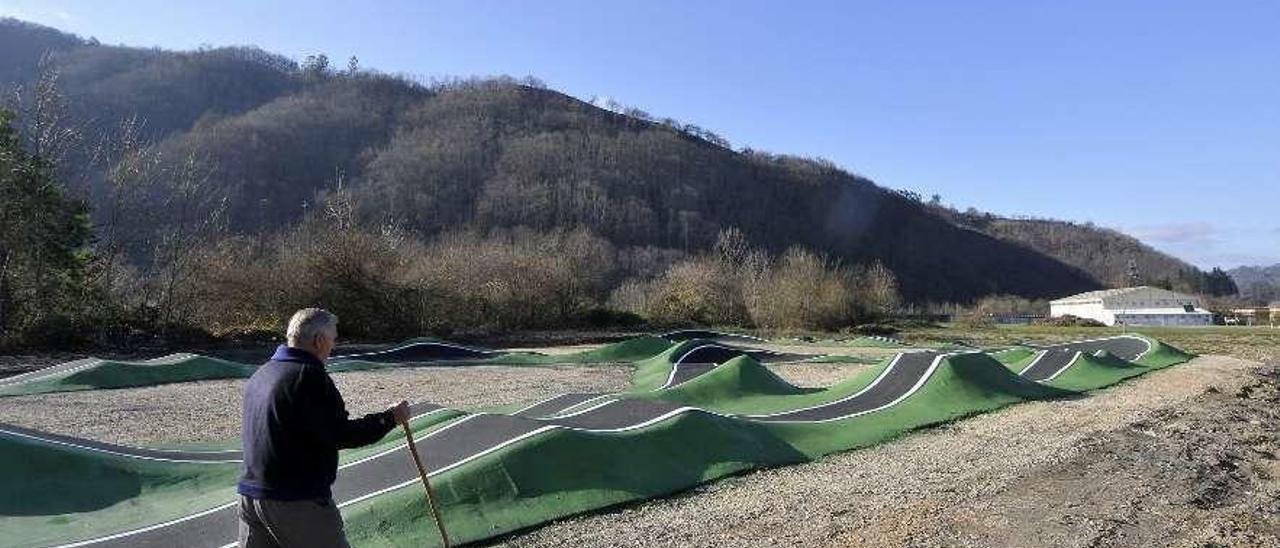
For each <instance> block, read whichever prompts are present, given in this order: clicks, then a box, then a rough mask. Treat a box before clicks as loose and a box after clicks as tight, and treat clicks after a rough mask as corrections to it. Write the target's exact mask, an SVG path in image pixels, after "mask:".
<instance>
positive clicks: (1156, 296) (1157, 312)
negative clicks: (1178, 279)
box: [1049, 286, 1213, 325]
mask: <svg viewBox="0 0 1280 548" xmlns="http://www.w3.org/2000/svg"><path fill="white" fill-rule="evenodd" d="M1049 315H1050V316H1052V317H1058V316H1067V315H1071V316H1076V317H1079V318H1089V319H1092V320H1097V321H1100V322H1102V323H1104V324H1107V325H1211V324H1212V323H1213V314H1212V313H1210V312H1209V311H1207V310H1205V309H1203V308H1200V299H1199V298H1197V297H1192V296H1190V295H1183V294H1181V293H1174V292H1173V291H1169V290H1167V289H1160V288H1158V287H1147V286H1140V287H1125V288H1121V289H1103V290H1101V291H1090V292H1088V293H1081V294H1079V295H1072V296H1070V297H1064V298H1061V299H1058V300H1055V301H1050V302H1049Z"/></svg>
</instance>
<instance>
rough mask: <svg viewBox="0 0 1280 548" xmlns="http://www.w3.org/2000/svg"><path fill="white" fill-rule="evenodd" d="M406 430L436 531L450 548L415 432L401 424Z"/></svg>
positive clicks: (406, 437)
mask: <svg viewBox="0 0 1280 548" xmlns="http://www.w3.org/2000/svg"><path fill="white" fill-rule="evenodd" d="M400 427H401V428H403V429H404V437H405V439H406V440H407V441H408V442H409V443H408V445H409V454H410V455H412V456H413V464H414V465H415V466H417V467H418V477H420V478H422V487H424V488H426V490H427V507H428V508H430V509H431V517H432V519H434V520H435V521H436V529H439V530H440V542H441V543H442V545H443V546H444V548H449V535H448V533H445V532H444V520H442V519H440V508H438V507H437V506H436V496H435V492H434V491H432V490H431V482H429V481H427V469H426V468H423V466H422V458H420V457H419V456H418V447H417V446H416V445H414V443H413V431H411V430H409V423H408V421H404V422H401V423H400Z"/></svg>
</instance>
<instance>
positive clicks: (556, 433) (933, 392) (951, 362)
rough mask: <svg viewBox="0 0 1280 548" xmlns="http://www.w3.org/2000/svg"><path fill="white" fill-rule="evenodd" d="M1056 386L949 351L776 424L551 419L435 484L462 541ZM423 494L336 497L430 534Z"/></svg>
mask: <svg viewBox="0 0 1280 548" xmlns="http://www.w3.org/2000/svg"><path fill="white" fill-rule="evenodd" d="M742 378H743V377H736V378H731V377H730V376H728V375H726V376H724V377H723V378H722V380H723V382H733V381H734V380H735V379H737V380H741V379H742ZM743 391H744V390H743V389H728V388H726V389H724V390H722V391H721V393H723V394H726V395H728V394H734V393H740V392H743ZM1068 394H1069V393H1068V392H1066V391H1062V390H1057V389H1054V388H1051V387H1045V386H1041V385H1037V384H1035V383H1029V382H1027V381H1025V380H1022V379H1020V378H1018V377H1016V376H1015V375H1013V374H1011V373H1010V372H1009V371H1008V370H1007V369H1005V368H1004V367H1003V366H1002V365H1000V364H999V363H997V362H995V361H994V360H991V359H990V358H988V357H985V356H982V357H968V356H961V357H953V358H950V359H947V360H943V363H942V365H941V366H940V367H939V368H938V370H937V371H936V372H935V373H934V375H933V376H932V377H931V378H930V379H929V381H928V382H927V383H925V385H924V386H923V387H922V388H921V390H920V391H919V392H917V393H916V394H915V395H914V396H912V397H911V398H908V399H907V400H906V401H904V402H903V403H902V404H900V405H898V406H895V407H892V408H889V409H887V410H884V411H880V412H876V413H869V414H866V415H862V416H859V417H853V418H849V419H844V420H837V421H830V422H824V423H815V424H777V423H763V422H757V421H752V420H745V419H741V418H736V417H726V416H721V415H716V414H710V413H706V412H701V411H689V412H685V413H682V414H679V415H676V416H674V417H672V418H670V419H667V420H664V421H661V422H658V423H656V424H653V425H650V426H647V427H644V428H640V429H636V430H631V431H626V432H617V433H588V432H576V431H568V430H552V431H550V432H547V433H544V434H541V435H538V436H535V437H533V438H530V439H528V440H526V441H524V442H521V443H517V444H513V445H511V446H508V447H506V448H503V449H501V450H498V451H496V452H494V453H491V454H489V455H486V456H485V457H483V458H481V459H477V460H476V461H473V462H471V463H469V464H467V465H465V466H463V467H460V468H458V469H455V470H451V471H449V472H446V473H445V474H442V475H440V476H439V477H438V478H437V479H436V480H435V485H436V486H437V492H438V493H439V496H440V502H441V504H442V507H443V509H444V516H445V523H446V524H447V526H448V528H449V533H450V536H451V537H452V538H453V539H455V540H456V541H458V542H469V541H474V540H479V539H483V538H488V537H491V536H495V535H499V534H502V533H506V532H510V531H514V530H518V529H521V528H524V527H529V526H533V525H536V524H539V523H542V522H545V521H548V520H552V519H557V518H561V517H565V516H569V515H573V514H577V513H581V512H586V511H590V510H595V509H599V508H604V507H608V506H612V505H616V504H620V503H625V502H629V501H635V500H642V499H645V498H651V497H655V496H662V495H666V494H670V493H674V492H677V491H681V490H684V489H687V488H689V487H691V486H694V485H697V484H699V483H703V482H706V481H710V480H713V479H716V478H719V477H723V476H725V475H729V474H734V473H738V472H742V471H744V470H749V469H754V468H759V467H766V466H776V465H781V464H788V463H794V462H801V461H805V460H809V459H812V458H816V457H818V456H821V455H824V454H827V453H830V452H834V451H842V450H846V449H851V448H855V447H864V446H868V445H872V444H875V443H879V442H881V441H884V440H886V439H890V438H893V437H895V436H899V435H901V434H902V433H904V432H907V431H909V430H911V429H914V428H918V427H920V426H924V425H928V424H936V423H938V422H943V421H948V420H953V419H955V418H959V417H963V416H966V415H971V414H974V413H978V412H981V411H985V410H989V409H995V408H998V407H1001V406H1004V405H1008V404H1011V403H1015V402H1019V401H1025V400H1028V399H1040V398H1046V397H1058V396H1063V395H1068ZM423 505H424V501H423V495H422V494H421V486H419V485H416V484H409V485H406V486H405V487H404V488H402V489H399V490H396V491H393V492H391V493H388V494H387V495H384V496H382V497H378V498H375V499H371V500H369V501H366V502H363V503H359V504H356V505H352V506H350V507H348V508H346V509H344V515H345V517H346V520H347V528H348V531H349V533H350V534H351V538H352V540H353V543H354V544H355V545H356V546H376V547H382V546H424V545H426V546H434V545H438V542H439V541H438V539H437V538H436V537H435V532H434V529H433V528H432V525H431V524H430V521H429V520H428V519H427V518H426V514H425V513H424V510H423V509H424V508H425V507H424V506H423Z"/></svg>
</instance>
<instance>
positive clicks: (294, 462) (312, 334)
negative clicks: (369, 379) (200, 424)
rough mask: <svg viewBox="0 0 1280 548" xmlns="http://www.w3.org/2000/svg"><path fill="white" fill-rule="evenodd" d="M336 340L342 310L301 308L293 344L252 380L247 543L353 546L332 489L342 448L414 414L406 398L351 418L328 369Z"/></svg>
mask: <svg viewBox="0 0 1280 548" xmlns="http://www.w3.org/2000/svg"><path fill="white" fill-rule="evenodd" d="M337 338H338V318H337V316H334V315H333V314H330V313H329V312H327V311H324V310H321V309H319V308H306V309H303V310H299V311H298V312H297V313H296V314H294V315H293V318H291V319H290V320H289V330H288V333H287V341H288V344H286V345H281V346H280V347H279V348H277V349H276V353H275V355H273V356H271V361H268V362H267V363H266V364H264V365H263V366H262V367H260V368H258V371H257V372H255V373H254V374H253V376H252V377H251V378H250V379H249V382H248V383H246V384H245V387H244V425H243V427H242V428H243V431H242V434H243V441H244V474H243V475H242V476H241V478H240V483H239V485H238V489H237V490H238V491H239V493H240V546H241V547H242V548H265V547H272V548H290V547H295V546H296V547H307V548H326V547H335V548H348V544H347V538H346V534H345V533H344V531H343V528H342V516H341V515H340V514H339V513H338V507H337V506H336V505H335V504H334V502H333V496H332V494H331V493H330V491H329V488H330V486H331V485H333V480H334V478H335V477H336V476H337V473H338V450H339V449H346V448H350V447H360V446H363V445H369V444H371V443H374V442H376V441H378V440H379V439H382V437H383V436H385V435H386V434H387V432H390V431H391V430H392V429H393V428H395V426H396V423H397V422H404V421H407V420H408V417H409V404H408V403H406V402H403V401H402V402H400V404H399V405H396V406H395V407H392V408H391V409H388V410H386V411H383V412H381V413H373V414H370V415H366V416H364V417H362V418H359V419H355V420H351V419H348V418H347V410H346V405H345V404H344V403H343V402H342V395H341V394H339V393H338V389H337V387H335V386H334V385H333V380H332V379H330V378H329V374H328V373H326V372H325V368H324V363H325V360H327V359H329V353H330V352H332V351H333V345H334V342H335V341H336V340H337Z"/></svg>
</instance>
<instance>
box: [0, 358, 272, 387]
mask: <svg viewBox="0 0 1280 548" xmlns="http://www.w3.org/2000/svg"><path fill="white" fill-rule="evenodd" d="M254 369H255V367H254V366H251V365H245V364H242V363H236V362H232V361H227V360H221V359H218V358H212V357H209V356H200V355H197V354H172V355H169V356H164V357H161V358H156V359H152V360H146V361H114V360H95V362H94V363H92V364H86V367H84V368H83V369H81V368H76V370H74V371H72V372H69V373H56V374H53V375H51V376H48V377H43V378H35V379H32V380H29V381H26V382H21V383H16V384H11V385H7V386H0V396H17V395H26V394H44V393H49V392H74V391H79V390H96V389H102V388H130V387H138V386H155V385H160V384H169V383H176V382H190V381H198V380H209V379H242V378H248V377H249V376H250V375H252V374H253V371H254Z"/></svg>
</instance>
